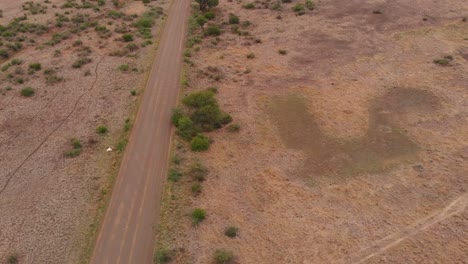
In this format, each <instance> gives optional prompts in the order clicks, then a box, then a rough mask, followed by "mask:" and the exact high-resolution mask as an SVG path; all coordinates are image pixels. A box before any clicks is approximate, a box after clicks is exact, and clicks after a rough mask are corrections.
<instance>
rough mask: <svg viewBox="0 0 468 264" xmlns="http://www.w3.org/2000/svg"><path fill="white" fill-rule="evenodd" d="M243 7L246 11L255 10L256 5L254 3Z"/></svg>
mask: <svg viewBox="0 0 468 264" xmlns="http://www.w3.org/2000/svg"><path fill="white" fill-rule="evenodd" d="M242 7H243V8H245V9H254V8H255V4H254V3H248V4H245V5H243V6H242Z"/></svg>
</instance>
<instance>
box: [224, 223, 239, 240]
mask: <svg viewBox="0 0 468 264" xmlns="http://www.w3.org/2000/svg"><path fill="white" fill-rule="evenodd" d="M237 232H239V228H237V227H235V226H229V227H227V228H226V229H225V230H224V235H225V236H227V237H230V238H234V237H236V236H237Z"/></svg>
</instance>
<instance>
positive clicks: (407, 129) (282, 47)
mask: <svg viewBox="0 0 468 264" xmlns="http://www.w3.org/2000/svg"><path fill="white" fill-rule="evenodd" d="M249 3H252V4H251V5H249ZM296 4H304V2H302V1H298V0H293V1H292V3H281V4H278V3H277V2H276V1H268V0H266V1H260V0H259V1H255V2H253V1H252V2H249V1H246V0H244V1H235V0H234V1H220V4H219V6H217V7H216V8H214V9H213V10H212V11H213V12H214V13H215V15H216V17H215V18H214V19H213V20H208V21H207V23H206V24H205V25H204V31H202V30H200V28H196V29H195V32H194V33H192V35H191V37H190V39H189V45H188V50H187V52H186V58H185V59H186V62H187V63H186V77H183V80H182V82H183V84H184V85H185V86H186V88H185V90H184V94H182V95H181V97H183V96H184V95H185V94H188V93H190V92H193V91H199V90H203V89H207V88H209V87H217V94H216V97H217V99H218V102H219V104H220V106H221V108H222V109H223V110H224V111H226V112H228V113H230V114H231V116H232V117H233V119H234V121H233V123H234V124H238V125H239V127H237V128H234V127H233V126H228V127H227V128H223V129H221V130H217V131H216V132H210V133H208V136H209V137H210V138H211V140H212V142H213V143H212V145H211V146H210V149H209V150H208V151H206V152H201V153H195V152H190V151H189V150H187V148H186V147H185V146H186V145H185V144H184V143H183V142H184V141H183V140H182V139H181V138H180V137H175V139H174V149H173V155H174V157H173V159H172V166H173V167H174V168H177V169H178V170H179V171H181V172H182V174H183V175H182V176H181V177H180V179H179V180H177V181H169V182H168V184H167V186H166V193H165V198H164V201H163V211H162V219H161V223H160V228H159V231H158V236H159V247H158V249H157V253H156V256H157V257H156V258H157V261H158V260H159V261H161V260H164V258H163V257H161V256H169V258H171V259H172V263H228V262H229V263H242V264H244V263H256V264H258V263H265V264H267V263H468V254H467V252H468V212H467V210H466V207H467V203H468V194H467V190H468V178H467V173H468V165H467V164H468V162H467V159H468V122H467V121H468V75H467V72H468V22H467V21H466V20H467V19H466V18H465V17H467V16H468V5H467V3H466V1H463V0H449V1H428V0H418V1H405V0H394V1H385V0H367V1H366V0H351V1H349V0H348V1H344V0H320V1H315V2H314V4H315V6H314V8H313V10H310V9H308V8H303V10H301V7H300V6H299V7H296V10H297V12H296V11H294V10H293V7H294V6H296ZM303 7H304V6H303ZM230 14H234V15H236V16H238V17H239V20H240V21H239V22H238V23H233V22H235V21H234V20H235V19H234V20H232V21H231V22H230V21H229V20H230V19H229V17H230V16H232V15H230ZM194 21H195V20H194ZM213 25H216V26H218V27H219V28H220V29H221V30H222V33H221V34H220V35H219V36H202V35H203V33H205V34H209V32H210V31H209V28H210V27H211V26H213ZM193 43H195V44H193ZM192 44H193V45H192ZM238 128H239V129H238ZM237 130H238V131H237ZM195 161H198V162H199V163H202V164H204V166H205V167H206V171H207V173H206V175H205V179H204V181H203V180H200V179H198V182H197V181H196V180H194V179H193V178H192V177H190V176H191V174H193V173H192V170H193V166H194V165H193V162H195ZM170 176H171V175H170ZM195 208H200V209H203V210H204V211H205V212H206V215H205V217H204V220H203V219H201V218H203V217H200V216H199V215H198V216H197V215H195V216H194V215H192V211H193V210H194V209H195ZM194 217H198V218H197V219H199V221H201V222H200V223H198V224H193V223H192V221H193V219H192V218H194ZM200 219H201V220H200ZM229 226H234V227H237V228H238V230H237V231H238V232H237V235H236V236H235V237H234V238H231V237H228V236H226V235H225V234H224V233H225V229H226V228H227V227H229ZM219 249H224V250H225V252H224V256H225V257H226V258H225V259H226V262H223V260H222V257H220V256H219V254H218V255H216V253H215V252H216V251H217V250H219ZM218 253H220V252H219V251H218ZM230 253H231V254H232V256H233V257H232V258H231V257H230V256H229V255H230ZM216 258H217V260H216Z"/></svg>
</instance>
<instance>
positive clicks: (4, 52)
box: [0, 49, 10, 59]
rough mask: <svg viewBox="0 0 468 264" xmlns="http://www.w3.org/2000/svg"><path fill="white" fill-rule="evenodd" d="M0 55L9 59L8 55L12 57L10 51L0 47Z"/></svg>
mask: <svg viewBox="0 0 468 264" xmlns="http://www.w3.org/2000/svg"><path fill="white" fill-rule="evenodd" d="M0 57H2V58H5V59H7V58H8V57H10V54H8V51H6V50H4V49H0Z"/></svg>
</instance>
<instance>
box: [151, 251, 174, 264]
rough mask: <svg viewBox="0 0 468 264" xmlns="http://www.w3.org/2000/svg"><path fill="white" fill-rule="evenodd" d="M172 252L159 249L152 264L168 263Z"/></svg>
mask: <svg viewBox="0 0 468 264" xmlns="http://www.w3.org/2000/svg"><path fill="white" fill-rule="evenodd" d="M173 255H174V252H173V251H172V250H169V249H166V248H160V249H158V250H157V251H156V254H154V262H155V263H159V264H164V263H168V262H170V261H171V260H172V258H173Z"/></svg>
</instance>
